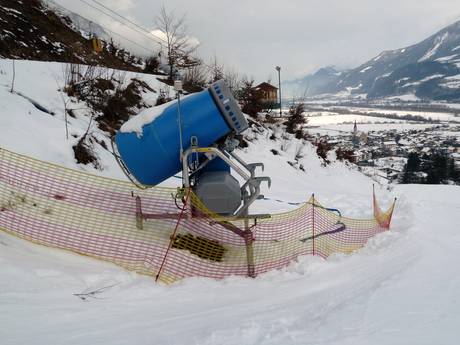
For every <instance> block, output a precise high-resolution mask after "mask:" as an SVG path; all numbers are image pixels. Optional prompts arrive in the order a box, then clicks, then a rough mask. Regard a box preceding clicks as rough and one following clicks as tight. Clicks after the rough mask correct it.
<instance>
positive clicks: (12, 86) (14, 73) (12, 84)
mask: <svg viewBox="0 0 460 345" xmlns="http://www.w3.org/2000/svg"><path fill="white" fill-rule="evenodd" d="M15 78H16V66H15V64H14V60H13V81H12V82H11V91H10V92H11V93H13V92H14V79H15Z"/></svg>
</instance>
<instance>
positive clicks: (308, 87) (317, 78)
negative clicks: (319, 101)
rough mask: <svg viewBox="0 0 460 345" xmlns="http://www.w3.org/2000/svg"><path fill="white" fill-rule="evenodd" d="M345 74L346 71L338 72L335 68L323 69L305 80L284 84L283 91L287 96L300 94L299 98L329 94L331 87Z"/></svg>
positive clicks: (300, 79)
mask: <svg viewBox="0 0 460 345" xmlns="http://www.w3.org/2000/svg"><path fill="white" fill-rule="evenodd" d="M344 73H345V72H344V71H340V70H338V69H337V68H336V67H335V66H327V67H323V68H320V69H319V70H318V71H316V72H315V73H313V74H309V75H307V76H305V77H303V78H299V79H295V80H289V81H287V82H284V83H283V89H284V90H285V94H288V95H295V94H296V93H298V94H299V96H303V95H305V96H313V95H317V94H321V93H325V92H328V87H329V85H330V84H331V83H332V82H335V81H336V80H337V78H338V77H340V76H341V75H343V74H344Z"/></svg>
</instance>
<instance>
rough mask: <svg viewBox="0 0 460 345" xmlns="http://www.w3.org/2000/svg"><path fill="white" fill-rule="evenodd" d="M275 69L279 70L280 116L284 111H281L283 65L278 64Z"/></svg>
mask: <svg viewBox="0 0 460 345" xmlns="http://www.w3.org/2000/svg"><path fill="white" fill-rule="evenodd" d="M275 69H276V70H277V71H278V86H279V95H280V96H279V97H280V117H282V112H281V67H280V66H276V67H275Z"/></svg>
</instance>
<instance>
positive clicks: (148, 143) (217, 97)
mask: <svg viewBox="0 0 460 345" xmlns="http://www.w3.org/2000/svg"><path fill="white" fill-rule="evenodd" d="M180 105H181V107H180V112H181V122H182V142H183V149H184V151H185V150H187V149H188V148H189V147H190V143H191V138H192V137H196V138H197V139H198V146H200V147H207V146H211V145H212V144H214V143H215V142H216V141H218V140H219V139H221V138H223V137H225V136H226V135H228V134H229V133H231V132H235V133H236V134H240V133H241V132H243V131H244V130H245V129H247V128H248V123H247V121H246V119H245V117H244V115H243V113H242V112H241V110H240V108H239V106H238V104H237V102H236V101H235V99H234V98H233V96H232V94H231V92H230V90H229V89H228V87H227V85H226V84H225V82H224V81H223V80H220V81H217V82H215V83H213V84H212V85H211V86H210V87H209V88H208V89H207V90H204V91H201V92H199V93H195V94H192V95H190V96H188V97H185V98H184V99H182V100H181V102H180ZM130 121H131V120H130ZM127 124H129V121H128V123H127ZM126 127H127V128H129V126H125V125H124V126H122V128H121V129H120V131H118V132H117V134H116V136H115V144H116V146H117V149H118V153H119V155H120V158H121V160H122V161H123V163H124V166H125V168H126V169H127V170H128V172H129V173H130V174H131V175H132V176H134V178H135V179H136V180H137V181H138V182H140V183H141V184H143V185H147V186H154V185H157V184H158V183H160V182H162V181H164V180H166V179H167V178H169V177H171V176H173V175H175V174H177V173H178V172H179V171H181V170H182V163H181V161H180V139H179V117H178V104H177V102H174V103H172V104H171V105H169V106H167V107H166V108H165V109H164V110H163V112H162V113H161V114H160V115H158V116H156V117H155V118H154V120H153V121H152V122H150V123H146V124H144V125H143V126H142V133H141V134H139V133H136V132H128V131H127V130H126V129H124V128H126Z"/></svg>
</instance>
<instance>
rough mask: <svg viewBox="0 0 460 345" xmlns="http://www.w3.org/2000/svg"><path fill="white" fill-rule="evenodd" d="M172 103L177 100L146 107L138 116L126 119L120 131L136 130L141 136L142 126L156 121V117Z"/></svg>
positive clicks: (129, 131)
mask: <svg viewBox="0 0 460 345" xmlns="http://www.w3.org/2000/svg"><path fill="white" fill-rule="evenodd" d="M172 103H175V102H169V103H164V104H162V105H159V106H156V107H153V108H146V109H144V110H142V111H141V112H140V113H139V114H137V115H136V116H133V117H132V118H131V119H129V120H128V121H126V122H125V123H124V124H123V125H122V126H121V128H120V132H123V133H131V132H135V133H137V135H138V136H139V137H141V136H142V127H144V126H145V125H147V124H149V123H152V122H153V121H155V119H156V118H157V117H158V116H160V115H161V114H162V113H163V111H164V110H165V109H166V108H168V107H170V106H171V105H172Z"/></svg>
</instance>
